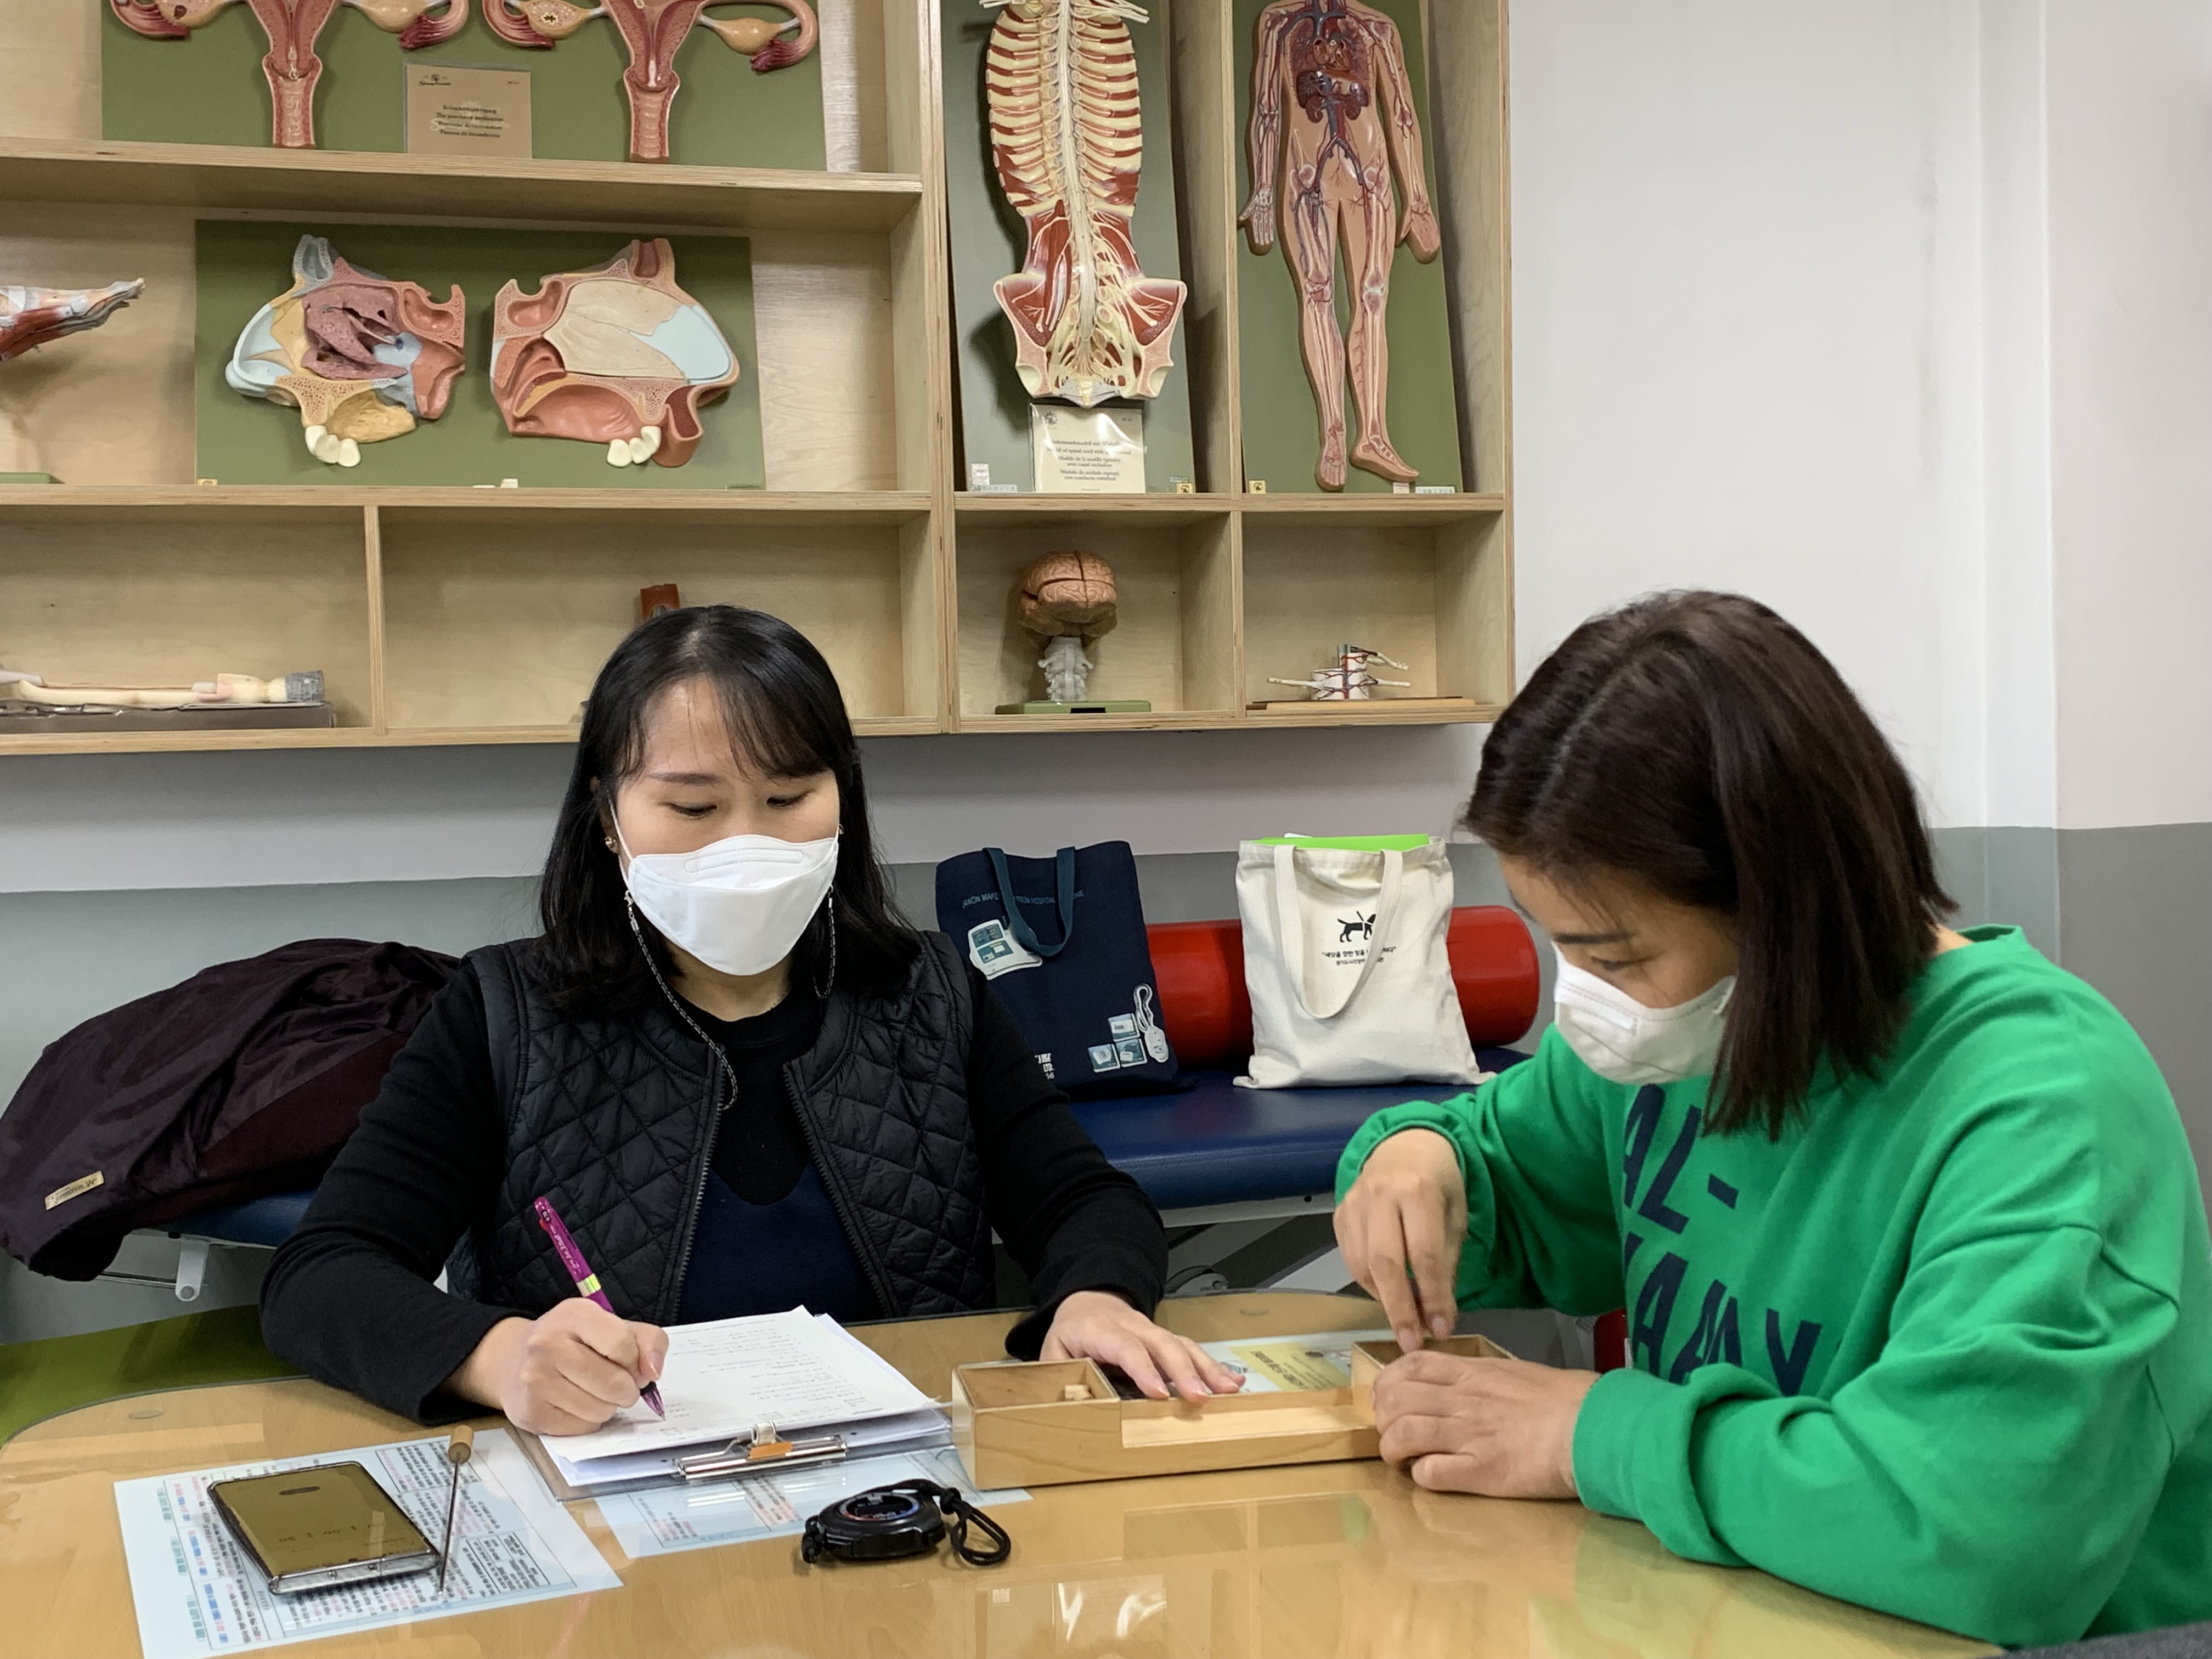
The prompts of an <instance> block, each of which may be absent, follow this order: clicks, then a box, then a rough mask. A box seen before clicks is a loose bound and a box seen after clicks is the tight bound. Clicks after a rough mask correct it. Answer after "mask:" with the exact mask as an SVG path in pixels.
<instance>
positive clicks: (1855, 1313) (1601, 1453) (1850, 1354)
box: [1337, 593, 2212, 1644]
mask: <svg viewBox="0 0 2212 1659" xmlns="http://www.w3.org/2000/svg"><path fill="white" fill-rule="evenodd" d="M1467 822H1468V827H1469V828H1470V829H1473V830H1474V833H1475V834H1477V835H1478V836H1480V837H1481V838H1482V839H1483V840H1484V841H1485V842H1488V843H1489V845H1490V846H1491V847H1492V848H1493V849H1494V850H1495V852H1496V853H1497V854H1498V860H1499V863H1500V865H1501V866H1503V869H1504V875H1505V878H1506V881H1507V883H1508V884H1509V885H1510V887H1511V888H1512V890H1513V892H1514V896H1515V897H1516V899H1517V900H1518V901H1519V902H1520V903H1521V905H1522V908H1524V909H1525V910H1526V911H1527V912H1528V915H1530V916H1531V917H1532V918H1533V919H1534V921H1536V922H1537V923H1539V924H1540V925H1541V927H1543V928H1544V929H1545V931H1546V932H1547V933H1549V934H1550V935H1551V938H1552V941H1553V945H1555V946H1556V947H1557V949H1558V951H1559V991H1558V1005H1557V1014H1556V1018H1555V1020H1554V1023H1553V1027H1552V1029H1551V1030H1548V1031H1547V1032H1546V1033H1545V1034H1544V1037H1543V1041H1542V1042H1541V1044H1540V1046H1539V1048H1538V1050H1537V1053H1536V1054H1535V1055H1534V1058H1532V1059H1531V1060H1528V1062H1527V1063H1526V1064H1524V1065H1521V1066H1516V1067H1514V1068H1513V1069H1512V1070H1510V1071H1509V1072H1506V1073H1504V1074H1503V1075H1502V1076H1500V1077H1498V1078H1497V1079H1495V1080H1493V1081H1492V1082H1490V1083H1487V1084H1486V1085H1483V1086H1482V1087H1481V1088H1480V1089H1479V1090H1478V1091H1475V1092H1474V1093H1473V1094H1471V1095H1466V1096H1462V1097H1460V1098H1458V1099H1456V1100H1452V1101H1448V1102H1445V1103H1442V1104H1434V1105H1432V1104H1416V1105H1409V1106H1400V1107H1395V1108H1393V1109H1390V1110H1389V1111H1385V1112H1382V1113H1379V1114H1378V1115H1376V1117H1375V1118H1373V1119H1372V1120H1371V1121H1369V1123H1368V1124H1367V1125H1366V1126H1365V1127H1364V1128H1363V1129H1362V1130H1361V1131H1360V1133H1358V1136H1357V1137H1355V1138H1354V1139H1353V1140H1352V1144H1351V1145H1350V1146H1348V1147H1346V1149H1345V1153H1344V1159H1343V1163H1342V1165H1341V1167H1340V1170H1339V1173H1338V1177H1337V1183H1338V1190H1339V1196H1340V1207H1339V1209H1338V1211H1337V1237H1338V1240H1339V1242H1340V1244H1341V1245H1342V1247H1343V1249H1344V1255H1345V1260H1346V1263H1347V1264H1348V1265H1349V1266H1350V1267H1351V1268H1352V1273H1353V1275H1354V1276H1355V1277H1356V1278H1357V1279H1358V1281H1359V1282H1360V1283H1361V1284H1362V1285H1365V1286H1366V1287H1367V1288H1368V1289H1369V1290H1370V1291H1371V1292H1372V1293H1374V1294H1375V1295H1376V1297H1378V1298H1379V1299H1380V1300H1381V1301H1382V1303H1383V1305H1384V1306H1385V1308H1386V1309H1388V1310H1389V1315H1390V1318H1391V1321H1392V1322H1393V1324H1394V1325H1395V1327H1396V1328H1398V1331H1399V1334H1400V1340H1401V1343H1403V1344H1404V1345H1405V1346H1407V1349H1408V1351H1409V1352H1408V1357H1407V1358H1404V1359H1402V1360H1401V1361H1400V1362H1399V1363H1398V1364H1396V1365H1395V1366H1393V1367H1392V1368H1391V1369H1390V1370H1389V1371H1388V1372H1387V1373H1385V1374H1384V1376H1383V1378H1382V1379H1381V1381H1380V1383H1378V1385H1377V1387H1376V1393H1375V1405H1376V1418H1377V1420H1378V1422H1379V1423H1380V1424H1381V1425H1382V1427H1383V1455H1384V1456H1385V1457H1386V1458H1388V1459H1389V1460H1390V1461H1392V1462H1398V1463H1403V1464H1406V1465H1407V1466H1408V1467H1409V1468H1410V1469H1411V1472H1412V1474H1413V1478H1414V1479H1415V1480H1418V1481H1419V1482H1420V1483H1421V1484H1422V1485H1423V1486H1430V1487H1434V1488H1437V1489H1441V1490H1451V1491H1462V1492H1484V1493H1489V1494H1492V1495H1495V1496H1505V1497H1528V1498H1572V1497H1579V1498H1581V1499H1582V1501H1583V1503H1584V1504H1588V1505H1589V1507H1590V1508H1592V1509H1595V1510H1602V1511H1603V1512H1605V1513H1607V1514H1609V1515H1618V1516H1628V1517H1630V1518H1632V1519H1634V1520H1638V1521H1640V1522H1643V1523H1644V1525H1645V1526H1647V1527H1649V1528H1650V1529H1651V1530H1652V1531H1653V1532H1654V1533H1655V1534H1657V1536H1658V1537H1659V1539H1660V1541H1662V1542H1663V1543H1664V1544H1666V1545H1667V1547H1668V1548H1670V1549H1672V1550H1674V1552H1675V1553H1678V1554H1681V1555H1685V1556H1689V1557H1691V1558H1692V1559H1697V1560H1701V1561H1714V1562H1721V1563H1725V1564H1729V1565H1741V1564H1746V1563H1748V1564H1749V1565H1753V1566H1758V1567H1763V1568H1765V1570H1766V1571H1770V1572H1773V1573H1776V1574H1778V1575H1779V1576H1781V1577H1784V1578H1789V1579H1792V1580H1794V1581H1796V1583H1801V1584H1804V1585H1808V1586H1809V1587H1811V1588H1812V1589H1817V1590H1821V1591H1825V1592H1826V1593H1827V1594H1829V1595H1836V1596H1840V1597H1843V1598H1844V1599H1846V1600H1849V1601H1857V1602H1862V1603H1863V1604H1865V1605H1867V1606H1869V1607H1880V1608H1882V1609H1884V1610H1886V1611H1888V1612H1891V1613H1901V1614H1904V1615H1905V1616H1906V1617H1908V1618H1912V1619H1918V1620H1925V1621H1926V1622H1927V1623H1929V1624H1931V1625H1938V1626H1943V1627H1945V1628H1947V1629H1950V1630H1954V1631H1959V1632H1965V1633H1966V1634H1969V1635H1972V1636H1978V1637H1981V1638H1985V1639H1988V1640H1990V1641H1993V1642H2000V1643H2006V1644H2028V1643H2041V1642H2057V1641H2063V1640H2069V1639H2071V1638H2075V1637H2079V1636H2081V1635H2082V1634H2083V1633H2084V1632H2089V1633H2096V1634H2102V1633H2106V1632H2116V1631H2130V1630H2142V1629H2148V1628H2151V1627H2154V1626H2164V1625H2171V1624H2177V1623H2180V1622H2183V1621H2185V1620H2196V1619H2205V1618H2212V1432H2208V1431H2207V1427H2206V1419H2207V1416H2208V1413H2212V1244H2208V1241H2207V1237H2206V1229H2205V1214H2204V1206H2203V1197H2202V1195H2201V1194H2200V1192H2199V1190H2198V1186H2197V1173H2196V1168H2195V1165H2194V1164H2193V1163H2192V1161H2191V1153H2190V1148H2189V1145H2188V1142H2187V1140H2186V1139H2185V1136H2184V1134H2183V1132H2182V1127H2181V1123H2180V1120H2179V1116H2178V1115H2177V1114H2176V1112H2175V1110H2174V1106H2173V1101H2172V1097H2171V1096H2170V1095H2169V1094H2168V1093H2167V1091H2166V1085H2165V1084H2164V1083H2163V1082H2162V1081H2161V1080H2160V1077H2159V1073H2158V1069H2157V1067H2156V1066H2155V1065H2154V1063H2153V1062H2152V1060H2151V1058H2150V1055H2149V1054H2148V1051H2146V1050H2145V1048H2143V1046H2142V1042H2141V1041H2140V1040H2138V1039H2137V1037H2136V1035H2135V1033H2134V1032H2133V1031H2132V1030H2130V1029H2129V1027H2128V1025H2127V1023H2126V1022H2125V1021H2124V1020H2123V1019H2122V1018H2120V1016H2119V1014H2118V1012H2115V1011H2114V1009H2113V1008H2112V1006H2111V1005H2110V1004H2109V1003H2107V1002H2106V1000H2104V999H2103V998H2102V997H2100V995H2098V994H2097V993H2096V992H2094V991H2093V990H2091V989H2090V988H2089V987H2087V985H2085V984H2083V983H2082V982H2081V981H2080V980H2077V979H2075V977H2073V975H2069V974H2067V973H2064V972H2063V971H2062V970H2060V969H2057V968H2056V967H2054V966H2052V965H2051V963H2048V962H2046V961H2045V959H2044V958H2043V957H2040V956H2039V955H2038V954H2037V953H2036V951H2034V950H2033V949H2032V948H2031V947H2030V946H2029V945H2027V943H2026V941H2025V940H2023V939H2021V936H2020V934H2019V933H2018V932H2017V931H2016V930H2015V929H2011V928H2002V927H1988V928H1975V929H1972V930H1970V931H1969V932H1967V933H1954V932H1952V931H1951V930H1950V929H1949V928H1948V927H1945V926H1943V923H1942V917H1943V916H1944V915H1946V914H1947V913H1948V911H1949V910H1950V909H1951V908H1953V907H1952V905H1951V902H1950V901H1949V900H1948V898H1947V897H1946V896H1944V894H1943V892H1942V889H1941V887H1940V886H1939V885H1938V884H1937V882H1936V875H1935V864H1934V859H1933V856H1932V854H1931V852H1930V849H1929V841H1928V836H1927V832H1926V830H1925V829H1924V828H1923V825H1922V823H1921V821H1920V817H1919V812H1918V809H1917V804H1916V803H1915V800H1914V798H1913V793H1912V788H1911V784H1910V782H1909V781H1907V779H1906V777H1905V772H1904V769H1903V768H1902V767H1900V766H1899V763H1898V761H1897V758H1896V757H1895V756H1894V755H1893V753H1892V752H1891V750H1890V749H1889V747H1888V745H1887V744H1886V743H1885V742H1884V741H1883V739H1882V738H1881V734H1880V733H1879V732H1877V731H1876V729H1875V726H1874V724H1873V722H1872V721H1871V720H1869V718H1868V717H1867V714H1866V712H1865V711H1864V709H1863V708H1861V707H1860V706H1859V704H1858V702H1857V699H1856V698H1854V697H1853V696H1852V695H1851V693H1850V690H1849V689H1848V688H1847V687H1846V686H1845V685H1844V683H1843V681H1842V680H1841V678H1839V677H1838V675H1837V674H1836V671H1835V670H1834V669H1833V668H1832V666H1831V665H1829V663H1828V662H1827V660H1826V659H1825V658H1823V657H1822V656H1821V655H1820V653H1819V652H1818V651H1816V650H1814V647H1812V645H1811V644H1810V643H1809V642H1808V641H1806V640H1805V638H1804V637H1803V636H1802V635H1800V634H1799V633H1798V632H1797V631H1796V629H1793V628H1791V627H1790V625H1789V624H1788V623H1785V622H1784V621H1783V620H1782V619H1781V618H1780V617H1778V616H1776V615H1775V614H1774V613H1773V612H1772V611H1769V610H1767V609H1766V608H1765V606H1763V605H1758V604H1755V603H1753V601H1751V600H1748V599H1740V598H1735V597H1733V596H1729V595H1723V594H1714V593H1685V594H1671V595H1666V596H1662V597H1660V598H1657V599H1647V600H1644V601H1643V602H1641V603H1639V604H1637V605H1631V606H1629V607H1628V608H1626V610H1623V611H1617V612H1614V613H1613V614H1611V615H1607V616H1603V617H1598V618H1596V619H1595V620H1594V621H1591V622H1589V623H1585V624H1584V625H1583V627H1582V628H1580V629H1577V631H1576V632H1575V633H1574V634H1573V635H1571V637H1570V638H1569V639H1568V640H1567V641H1566V642H1565V644H1564V645H1562V646H1561V647H1559V650H1558V651H1556V652H1555V653H1553V655H1552V656H1551V657H1550V658H1549V659H1547V661H1546V662H1545V663H1544V665H1542V666H1541V668H1539V669H1538V670H1537V671H1536V672H1535V673H1534V675H1533V676H1532V677H1531V678H1530V679H1529V682H1528V688H1527V690H1524V691H1523V692H1522V694H1521V696H1519V697H1518V698H1517V699H1516V701H1515V702H1514V703H1513V705H1512V706H1511V707H1510V708H1508V709H1507V710H1506V711H1505V713H1504V715H1503V716H1502V717H1501V718H1500V719H1499V720H1498V725H1497V726H1496V727H1495V728H1494V729H1493V731H1492V733H1491V736H1490V738H1489V740H1488V741H1487V743H1486V744H1485V745H1484V748H1483V756H1482V770H1481V775H1480V780H1479V781H1478V782H1477V784H1476V786H1475V791H1474V801H1473V803H1472V805H1470V807H1469V809H1468V819H1467ZM1485 1307H1487V1308H1516V1307H1552V1308H1556V1309H1559V1310H1564V1311H1566V1312H1571V1313H1585V1314H1587V1313H1598V1312H1602V1311H1604V1310H1607V1309H1611V1308H1617V1307H1626V1309H1627V1310H1628V1325H1629V1364H1628V1366H1627V1368H1626V1369H1625V1370H1617V1371H1613V1372H1611V1373H1609V1374H1607V1375H1606V1376H1594V1375H1592V1374H1591V1373H1589V1372H1576V1371H1563V1370H1554V1369H1552V1368H1549V1367H1546V1366H1541V1365H1530V1364H1522V1363H1520V1362H1518V1361H1511V1360H1477V1359H1461V1358H1453V1357H1451V1356H1448V1355H1444V1354H1441V1353H1420V1352H1412V1350H1413V1349H1414V1348H1416V1347H1418V1346H1419V1340H1420V1337H1421V1334H1423V1332H1425V1331H1431V1332H1436V1333H1442V1332H1445V1331H1448V1330H1449V1328H1450V1327H1451V1324H1452V1322H1453V1321H1454V1319H1455V1316H1456V1312H1457V1310H1459V1309H1461V1308H1485Z"/></svg>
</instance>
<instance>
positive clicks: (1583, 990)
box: [1553, 957, 1735, 1083]
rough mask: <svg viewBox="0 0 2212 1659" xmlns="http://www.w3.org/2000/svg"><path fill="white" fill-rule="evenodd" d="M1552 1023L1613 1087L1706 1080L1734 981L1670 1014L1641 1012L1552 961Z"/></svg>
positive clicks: (1601, 984) (1620, 995)
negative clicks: (1556, 975) (1555, 966)
mask: <svg viewBox="0 0 2212 1659" xmlns="http://www.w3.org/2000/svg"><path fill="white" fill-rule="evenodd" d="M1734 990H1735V975H1733V974H1730V975H1729V976H1728V977H1727V978H1726V979H1724V980H1723V981H1721V982H1720V983H1719V984H1717V985H1716V986H1714V987H1712V989H1711V990H1710V991H1707V992H1705V994H1703V995H1702V996H1695V997H1692V998H1691V999H1690V1000H1688V1001H1687V1002H1679V1003H1676V1004H1675V1005H1674V1006H1673V1007H1672V1008H1646V1007H1645V1006H1644V1005H1643V1004H1642V1003H1640V1002H1638V1001H1637V1000H1636V999H1635V998H1633V997H1632V996H1630V995H1629V994H1627V993H1626V992H1625V991H1620V990H1616V989H1615V988H1614V987H1612V986H1610V985H1608V984H1607V983H1606V982H1605V981H1603V980H1601V979H1600V978H1599V977H1598V976H1597V975H1595V974H1592V973H1587V972H1585V971H1584V970H1583V969H1580V968H1577V967H1576V966H1575V965H1574V963H1571V962H1569V961H1568V960H1567V959H1566V958H1565V957H1559V985H1558V987H1557V988H1556V989H1555V991H1554V992H1553V1023H1554V1024H1557V1025H1558V1026H1559V1035H1560V1036H1563V1037H1565V1039H1566V1042H1567V1046H1568V1047H1569V1048H1572V1049H1573V1050H1574V1051H1575V1053H1576V1054H1578V1055H1580V1056H1581V1057H1582V1060H1583V1064H1584V1065H1586V1066H1589V1068H1590V1070H1592V1071H1593V1072H1595V1073H1597V1074H1598V1075H1599V1076H1600V1077H1602V1078H1610V1079H1612V1080H1613V1082H1615V1083H1679V1082H1680V1081H1681V1080H1682V1079H1684V1078H1688V1077H1710V1076H1711V1075H1712V1070H1713V1062H1714V1061H1715V1060H1717V1059H1718V1058H1719V1056H1720V1052H1721V1031H1722V1029H1723V1022H1724V1018H1725V1016H1726V1014H1727V1012H1728V1003H1729V994H1730V993H1731V992H1733V991H1734Z"/></svg>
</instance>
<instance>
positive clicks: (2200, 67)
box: [2049, 0, 2212, 828]
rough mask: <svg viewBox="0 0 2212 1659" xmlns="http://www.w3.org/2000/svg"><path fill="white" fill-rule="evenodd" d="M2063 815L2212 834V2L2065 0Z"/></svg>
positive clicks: (2055, 245)
mask: <svg viewBox="0 0 2212 1659" xmlns="http://www.w3.org/2000/svg"><path fill="white" fill-rule="evenodd" d="M2049 9H2050V31H2051V38H2050V66H2051V67H2050V88H2051V91H2050V131H2051V302H2052V312H2053V317H2054V320H2055V327H2054V329H2053V350H2052V382H2051V386H2052V399H2051V408H2052V424H2051V435H2052V477H2053V480H2054V484H2055V494H2054V508H2055V514H2054V524H2055V532H2056V533H2055V547H2056V551H2057V571H2056V592H2057V617H2058V746H2059V754H2060V770H2059V780H2060V783H2059V820H2058V821H2059V822H2060V823H2062V824H2064V825H2067V826H2069V827H2079V828H2101V827H2104V826H2108V825H2116V824H2154V823H2203V822H2206V821H2208V820H2212V645H2208V638H2209V637H2212V0H2124V3H2114V0H2050V8H2049Z"/></svg>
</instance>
